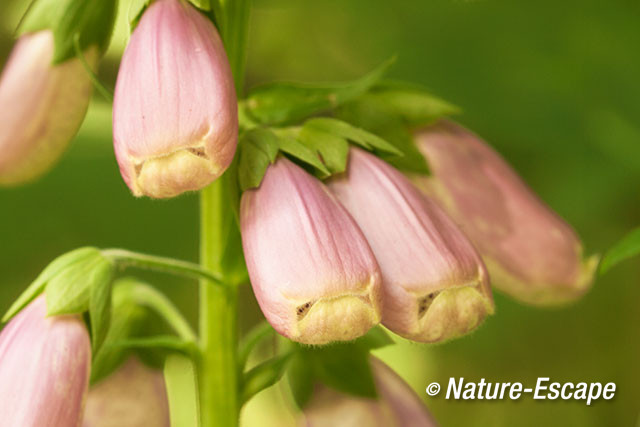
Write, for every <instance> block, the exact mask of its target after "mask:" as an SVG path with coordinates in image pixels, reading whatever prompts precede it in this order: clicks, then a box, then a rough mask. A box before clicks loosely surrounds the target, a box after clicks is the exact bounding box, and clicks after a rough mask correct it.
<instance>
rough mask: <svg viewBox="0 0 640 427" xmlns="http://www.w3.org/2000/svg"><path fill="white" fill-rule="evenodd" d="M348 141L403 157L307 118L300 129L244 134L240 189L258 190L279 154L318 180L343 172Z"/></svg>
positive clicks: (353, 132) (349, 129) (361, 135)
mask: <svg viewBox="0 0 640 427" xmlns="http://www.w3.org/2000/svg"><path fill="white" fill-rule="evenodd" d="M349 142H353V143H355V144H358V145H360V146H362V147H364V148H366V149H368V150H375V151H377V152H380V153H384V154H386V155H388V156H394V155H401V154H402V153H401V152H400V151H399V150H397V149H396V148H395V147H394V146H393V145H391V144H390V143H388V142H386V141H385V140H384V139H382V138H380V137H378V136H376V135H374V134H372V133H370V132H367V131H365V130H363V129H360V128H357V127H355V126H352V125H350V124H349V123H346V122H343V121H341V120H338V119H333V118H329V117H319V118H312V119H309V120H307V121H306V122H304V123H303V124H302V126H301V127H290V128H279V129H276V128H274V129H270V128H262V127H257V128H253V129H251V130H249V131H247V132H245V133H244V134H243V136H242V137H241V139H240V148H239V152H240V154H239V158H240V160H239V162H238V181H239V183H240V189H241V190H242V191H245V190H247V189H249V188H255V187H258V186H259V185H260V182H262V178H263V177H264V174H265V172H266V171H267V168H268V167H269V165H270V164H272V163H273V162H275V160H276V158H277V156H278V153H279V152H282V153H286V154H288V155H289V156H290V157H292V158H294V159H295V160H297V161H299V162H301V163H304V164H306V165H308V166H309V167H311V168H312V169H313V170H315V171H316V173H317V174H318V175H319V176H320V177H321V178H326V177H329V176H331V175H333V174H336V173H341V172H344V171H345V169H346V167H347V159H348V156H349Z"/></svg>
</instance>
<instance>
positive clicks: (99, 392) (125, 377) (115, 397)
mask: <svg viewBox="0 0 640 427" xmlns="http://www.w3.org/2000/svg"><path fill="white" fill-rule="evenodd" d="M170 424H171V423H170V419H169V404H168V401H167V392H166V389H165V385H164V377H163V375H162V372H160V371H155V370H153V369H151V368H147V367H146V366H144V365H143V364H142V363H140V362H139V361H138V360H137V359H136V358H135V357H131V358H130V359H129V360H128V361H127V362H125V363H124V365H122V366H121V367H120V368H119V369H118V370H117V371H116V372H115V373H113V374H112V375H111V376H109V377H107V378H105V379H104V380H102V381H100V382H99V383H98V384H96V385H95V386H94V387H92V388H91V390H90V391H89V396H88V398H87V405H86V409H85V411H84V420H83V422H82V426H83V427H149V426H151V427H169V426H170Z"/></svg>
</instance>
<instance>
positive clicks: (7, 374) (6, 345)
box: [0, 296, 91, 427]
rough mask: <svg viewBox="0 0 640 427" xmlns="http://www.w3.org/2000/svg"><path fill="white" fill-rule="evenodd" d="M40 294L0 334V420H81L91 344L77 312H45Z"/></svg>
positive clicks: (55, 425) (30, 424) (51, 424)
mask: <svg viewBox="0 0 640 427" xmlns="http://www.w3.org/2000/svg"><path fill="white" fill-rule="evenodd" d="M46 315H47V307H46V302H45V298H44V296H40V297H38V298H37V299H35V300H34V301H33V302H31V304H30V305H28V306H27V307H26V308H24V309H23V310H22V311H21V312H20V313H19V314H18V315H17V316H15V317H14V318H13V319H12V320H11V321H10V322H9V323H8V324H7V326H6V327H5V328H4V329H3V331H2V333H1V334H0V414H1V419H0V424H2V425H3V426H4V425H6V426H21V427H22V426H24V427H36V426H38V427H39V426H47V427H74V426H79V425H80V422H81V420H82V408H83V403H84V399H85V396H86V394H87V387H88V385H89V369H90V367H91V344H90V342H89V334H88V333H87V329H86V328H85V326H84V323H83V321H82V320H81V319H80V318H79V317H78V316H55V317H46Z"/></svg>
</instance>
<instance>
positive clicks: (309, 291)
mask: <svg viewBox="0 0 640 427" xmlns="http://www.w3.org/2000/svg"><path fill="white" fill-rule="evenodd" d="M240 225H241V230H242V242H243V247H244V254H245V258H246V262H247V268H248V270H249V276H250V278H251V283H252V285H253V290H254V293H255V295H256V298H257V299H258V303H259V304H260V307H261V308H262V312H263V313H264V315H265V317H266V318H267V320H268V321H269V323H271V325H272V326H273V327H274V328H275V329H276V330H277V331H278V332H279V333H280V334H282V335H284V336H286V337H289V338H291V339H292V340H294V341H298V342H302V343H306V344H325V343H328V342H331V341H345V340H351V339H354V338H357V337H359V336H361V335H363V334H364V333H366V332H367V331H368V330H369V329H370V328H371V327H373V326H374V325H376V324H377V323H378V322H379V321H380V304H381V302H380V271H379V269H378V265H377V263H376V260H375V258H374V256H373V253H372V252H371V249H370V248H369V245H368V244H367V241H366V240H365V238H364V236H363V234H362V232H361V231H360V229H359V228H358V226H357V225H356V223H355V222H354V220H353V219H352V218H351V216H350V215H349V214H348V213H347V211H346V210H345V209H344V208H343V207H342V206H341V205H340V204H339V203H338V202H337V201H336V200H335V198H334V197H333V196H332V195H331V194H330V193H329V191H328V190H327V188H326V187H325V186H324V185H323V184H322V183H321V182H320V181H318V180H317V179H315V178H314V177H312V176H311V175H309V174H308V173H307V172H305V171H304V170H303V169H302V168H300V167H299V166H297V165H295V164H294V163H292V162H291V161H289V160H287V159H285V158H279V159H278V160H277V161H276V162H275V163H274V164H272V165H270V166H269V167H268V168H267V171H266V174H265V176H264V178H263V180H262V183H261V184H260V187H259V188H256V189H251V190H247V191H245V192H244V194H243V195H242V201H241V207H240Z"/></svg>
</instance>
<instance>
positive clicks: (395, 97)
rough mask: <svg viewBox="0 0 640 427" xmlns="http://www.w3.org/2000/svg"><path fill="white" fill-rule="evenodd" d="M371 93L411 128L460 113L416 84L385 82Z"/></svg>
mask: <svg viewBox="0 0 640 427" xmlns="http://www.w3.org/2000/svg"><path fill="white" fill-rule="evenodd" d="M370 93H371V94H372V95H373V96H375V97H376V98H377V99H378V100H380V101H381V102H382V103H383V104H384V105H386V106H387V108H388V109H389V110H390V111H392V112H393V114H394V115H396V116H399V117H400V118H402V121H403V122H404V123H405V124H406V125H407V126H408V127H409V128H416V127H420V126H425V125H428V124H430V123H432V122H434V121H435V120H437V119H439V118H440V117H443V116H449V115H452V114H458V113H460V109H459V108H458V107H456V106H455V105H453V104H450V103H448V102H447V101H444V100H442V99H440V98H437V97H435V96H433V95H431V94H430V93H429V92H428V91H427V90H426V89H425V88H423V87H422V86H420V85H417V84H414V83H408V82H402V81H394V80H385V81H382V82H380V83H378V84H377V85H375V86H374V87H373V88H372V90H371V91H370Z"/></svg>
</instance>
